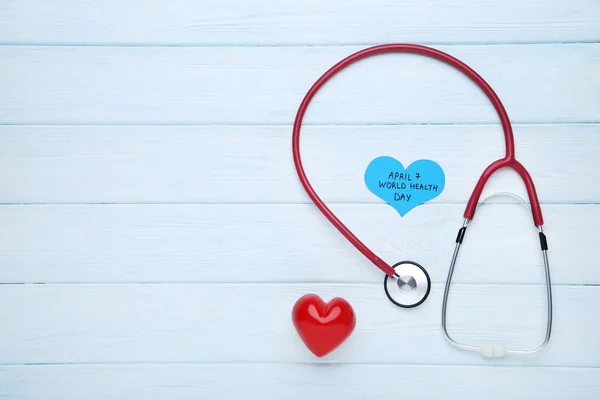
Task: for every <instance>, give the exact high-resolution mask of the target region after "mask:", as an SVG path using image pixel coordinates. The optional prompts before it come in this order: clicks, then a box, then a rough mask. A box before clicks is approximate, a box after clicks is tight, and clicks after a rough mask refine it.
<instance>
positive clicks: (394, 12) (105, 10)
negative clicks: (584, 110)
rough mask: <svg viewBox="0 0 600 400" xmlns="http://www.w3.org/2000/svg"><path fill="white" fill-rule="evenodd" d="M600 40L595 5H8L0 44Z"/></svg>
mask: <svg viewBox="0 0 600 400" xmlns="http://www.w3.org/2000/svg"><path fill="white" fill-rule="evenodd" d="M598 39H600V7H599V5H598V2H596V1H594V0H572V1H568V2H566V1H561V0H536V1H527V2H522V1H517V0H506V1H503V2H493V3H490V2H481V1H477V0H447V1H428V2H425V3H424V2H423V1H421V0H374V1H371V2H369V3H368V5H367V4H366V3H361V2H356V1H355V2H352V1H344V0H330V1H327V2H318V1H311V2H306V1H304V2H292V1H278V0H252V1H243V2H241V1H238V0H203V1H194V0H171V1H168V2H166V1H156V0H154V1H148V0H134V1H131V0H130V1H127V2H119V1H102V2H88V1H84V0H60V1H53V2H40V1H37V0H14V1H6V0H4V1H3V2H2V3H0V43H48V44H144V45H147V44H168V45H173V44H185V45H190V44H191V45H197V44H198V45H207V44H208V45H213V44H219V45H230V44H261V45H263V44H267V45H272V44H296V45H297V44H346V43H365V44H366V43H379V42H420V43H423V42H437V43H463V42H470V43H473V42H476V43H498V42H504V43H505V42H537V41H561V42H565V41H589V40H598Z"/></svg>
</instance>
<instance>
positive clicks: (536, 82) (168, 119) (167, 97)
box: [0, 44, 600, 124]
mask: <svg viewBox="0 0 600 400" xmlns="http://www.w3.org/2000/svg"><path fill="white" fill-rule="evenodd" d="M437 47H438V48H439V49H440V50H443V51H447V52H449V53H450V54H452V55H453V56H455V57H457V58H459V59H461V60H462V61H464V62H465V63H467V64H469V65H470V66H471V67H472V68H473V69H474V70H476V71H477V72H478V73H479V74H481V75H482V76H483V77H484V78H485V79H486V80H488V82H489V83H490V85H491V86H492V87H493V88H494V89H495V90H496V91H497V93H498V95H499V96H500V98H501V99H502V101H503V102H504V104H505V106H506V108H507V109H508V113H509V115H510V116H511V118H512V120H513V122H515V123H517V122H523V123H532V122H547V123H563V122H598V121H600V97H598V91H599V90H600V74H599V73H598V72H599V70H600V69H599V67H600V44H573V45H566V44H551V45H529V46H526V45H499V46H437ZM361 48H362V47H356V46H345V47H328V46H324V47H252V48H248V47H214V48H213V47H205V48H181V47H163V48H155V47H20V46H14V47H10V46H9V47H6V46H5V47H0V60H2V62H0V93H2V94H3V95H2V97H0V123H4V124H261V123H268V124H291V123H293V121H294V117H295V113H296V111H297V108H298V105H299V104H300V102H301V100H302V98H303V97H304V95H305V94H306V92H307V91H308V89H309V88H310V86H311V85H312V84H313V83H314V81H315V80H316V79H317V78H318V77H319V76H321V74H323V73H324V72H325V71H326V70H327V69H328V68H329V67H331V66H332V65H333V64H335V63H336V62H338V61H339V60H340V59H341V58H343V57H345V56H348V55H349V54H351V53H353V52H355V51H358V50H359V49H361ZM497 121H498V117H497V116H496V114H495V113H494V109H493V107H492V106H491V105H490V104H489V101H488V99H487V98H486V97H485V95H484V94H483V93H482V92H480V90H479V88H477V87H476V86H475V84H474V83H472V82H471V81H469V80H468V78H466V77H464V76H463V75H461V73H460V72H458V71H456V70H454V69H453V68H451V67H449V66H447V65H445V64H443V63H440V62H438V61H434V60H431V59H428V58H426V57H421V56H415V55H410V54H387V55H381V56H378V57H376V58H372V59H368V60H363V62H361V63H358V64H356V65H353V66H352V67H349V68H348V69H347V70H345V71H344V72H343V73H341V74H340V75H339V76H336V77H335V79H333V80H331V81H330V82H328V84H327V86H326V87H325V88H323V89H322V90H321V91H320V92H319V93H318V94H317V96H316V97H315V99H314V102H313V103H311V107H310V109H309V111H308V113H307V115H306V118H305V122H306V123H323V124H337V123H343V124H360V123H366V124H395V123H428V124H433V123H496V122H497Z"/></svg>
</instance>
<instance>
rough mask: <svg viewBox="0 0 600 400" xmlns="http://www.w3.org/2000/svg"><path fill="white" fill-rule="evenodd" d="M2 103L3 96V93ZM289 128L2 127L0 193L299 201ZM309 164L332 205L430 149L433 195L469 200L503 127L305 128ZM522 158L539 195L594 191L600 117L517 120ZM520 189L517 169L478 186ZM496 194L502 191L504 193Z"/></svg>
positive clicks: (302, 198) (54, 198)
mask: <svg viewBox="0 0 600 400" xmlns="http://www.w3.org/2000/svg"><path fill="white" fill-rule="evenodd" d="M0 101H1V100H0ZM291 130H292V128H291V126H288V125H286V126H0V186H1V187H2V190H1V191H0V202H2V203H41V202H43V203H151V202H155V203H219V204H223V203H306V202H309V201H310V200H309V198H308V196H307V195H306V193H305V192H304V190H303V188H302V186H301V185H300V182H299V181H298V177H297V174H296V171H295V169H294V165H293V160H292V151H291ZM302 135H303V136H302V138H301V149H302V159H303V163H304V167H305V169H306V173H307V175H308V176H309V178H310V179H311V182H312V184H313V186H314V188H315V190H317V192H318V193H319V195H320V196H321V197H322V198H323V200H325V201H326V202H328V203H331V202H343V203H352V202H360V203H376V204H380V203H381V202H380V200H379V199H378V198H377V197H376V196H375V195H373V194H372V193H371V192H370V191H369V190H368V189H367V188H366V186H365V184H364V178H363V177H364V172H365V169H366V168H367V165H368V164H369V163H370V162H371V161H372V160H373V159H374V158H376V157H379V156H381V155H390V156H392V157H395V158H396V159H398V160H400V161H401V162H402V163H403V164H404V165H408V164H410V163H411V162H413V161H414V160H417V159H421V158H429V159H432V160H435V161H436V162H438V163H439V164H440V165H441V166H442V168H443V169H444V172H445V174H446V177H447V178H446V179H447V182H446V187H445V189H444V191H443V193H442V194H441V195H440V196H439V197H437V198H435V199H433V200H432V201H431V203H447V202H452V203H456V202H460V203H464V202H466V201H467V199H468V198H469V196H470V194H471V192H472V190H473V187H474V186H475V183H476V182H477V179H478V178H479V176H480V174H481V173H482V172H483V170H484V169H485V168H486V167H487V166H488V165H489V164H490V163H491V162H492V161H493V160H496V159H498V158H501V157H503V155H504V143H503V137H502V131H501V129H500V127H499V126H496V125H489V126H487V125H486V126H480V125H460V126H306V127H305V128H304V130H303V133H302ZM515 141H516V145H517V156H518V157H519V159H520V160H521V162H522V163H523V164H524V165H525V166H526V167H527V168H528V170H529V171H530V173H531V175H532V177H533V180H534V182H535V184H536V189H537V191H538V195H539V197H540V200H541V201H542V202H543V203H565V202H576V203H581V202H588V203H590V202H591V203H595V202H599V201H600V186H599V185H595V184H592V183H593V182H599V181H600V172H599V170H598V169H597V168H590V167H589V166H590V165H593V164H594V163H595V162H596V160H597V157H598V154H600V125H596V124H592V125H588V124H583V125H581V124H574V125H516V126H515ZM497 191H510V192H513V193H517V194H519V195H521V196H524V197H526V192H525V190H524V186H523V183H522V181H521V180H520V178H519V176H518V175H517V174H516V173H514V172H513V171H512V170H502V171H499V172H498V173H496V174H495V175H494V176H493V177H492V178H491V179H490V181H489V183H488V185H487V186H486V191H485V192H484V196H485V195H487V194H491V193H494V192H497ZM499 200H500V201H502V199H499Z"/></svg>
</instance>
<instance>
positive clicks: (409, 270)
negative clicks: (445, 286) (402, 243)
mask: <svg viewBox="0 0 600 400" xmlns="http://www.w3.org/2000/svg"><path fill="white" fill-rule="evenodd" d="M392 268H394V271H395V274H394V278H389V276H388V275H386V276H385V279H384V280H383V287H384V289H385V294H386V295H387V297H388V299H390V301H391V302H392V303H394V304H395V305H397V306H398V307H402V308H413V307H417V306H418V305H421V304H422V303H423V302H424V301H425V300H426V299H427V296H429V292H430V291H431V279H430V278H429V274H428V273H427V271H426V270H425V268H423V267H422V266H420V265H419V264H417V263H416V262H413V261H401V262H399V263H397V264H394V265H393V266H392Z"/></svg>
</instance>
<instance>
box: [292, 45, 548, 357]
mask: <svg viewBox="0 0 600 400" xmlns="http://www.w3.org/2000/svg"><path fill="white" fill-rule="evenodd" d="M392 52H404V53H413V54H419V55H423V56H428V57H432V58H434V59H437V60H439V61H442V62H444V63H446V64H449V65H451V66H452V67H454V68H456V69H458V70H459V71H461V72H462V73H464V74H465V75H466V76H467V77H469V78H470V79H471V80H472V81H473V82H475V83H476V84H477V86H479V88H481V90H483V92H484V93H485V94H486V95H487V97H488V98H489V99H490V101H491V102H492V105H493V106H494V108H495V109H496V112H497V113H498V116H499V117H500V122H501V124H502V129H503V131H504V140H505V148H506V154H505V156H504V157H503V158H501V159H499V160H497V161H494V162H493V163H491V164H490V165H489V166H488V167H487V168H486V169H485V170H484V171H483V173H482V174H481V177H480V178H479V180H478V182H477V184H476V185H475V189H474V190H473V193H472V194H471V197H470V198H469V201H468V202H467V206H466V209H465V211H464V214H463V217H464V221H463V224H462V226H461V228H460V229H459V230H458V234H457V236H456V240H455V242H456V245H455V248H454V253H453V255H452V260H451V262H450V270H449V272H448V277H447V280H446V285H445V288H444V297H443V302H442V330H443V333H444V336H445V338H446V339H447V340H448V341H449V342H450V343H451V344H452V345H453V346H455V347H457V348H459V349H463V350H471V351H476V352H479V353H480V354H481V355H483V356H486V357H503V356H505V355H507V354H535V353H537V352H539V351H540V350H542V349H543V348H544V347H545V346H546V345H547V344H548V341H549V340H550V334H551V330H552V290H551V282H550V266H549V263H548V254H547V250H548V244H547V240H546V235H545V234H544V231H543V229H542V225H543V224H544V221H543V217H542V210H541V207H540V203H539V200H538V197H537V193H536V190H535V186H534V184H533V180H532V179H531V176H530V175H529V173H528V172H527V169H525V167H524V166H523V165H522V164H521V163H520V162H519V161H517V159H516V157H515V142H514V137H513V132H512V126H511V124H510V120H509V117H508V114H507V112H506V110H505V109H504V106H503V104H502V102H501V101H500V98H499V97H498V95H497V94H496V93H495V92H494V90H493V89H492V88H491V86H490V85H489V84H488V83H487V82H486V81H485V80H484V79H483V78H482V77H481V76H480V75H479V74H477V73H476V72H475V71H474V70H473V69H471V68H470V67H469V66H468V65H466V64H465V63H463V62H462V61H460V60H458V59H456V58H454V57H453V56H451V55H449V54H446V53H444V52H442V51H439V50H436V49H433V48H430V47H426V46H421V45H414V44H386V45H379V46H373V47H369V48H366V49H363V50H360V51H358V52H356V53H354V54H351V55H350V56H348V57H346V58H344V59H343V60H341V61H339V62H338V63H337V64H335V65H334V66H333V67H331V68H330V69H329V70H327V71H326V72H325V73H324V74H323V75H322V76H321V77H320V78H319V79H318V80H317V81H316V82H315V83H314V84H313V85H312V87H311V88H310V89H309V91H308V92H307V93H306V95H305V97H304V99H303V100H302V103H301V104H300V107H299V109H298V112H297V114H296V119H295V121H294V128H293V135H292V151H293V156H294V165H295V167H296V171H297V173H298V176H299V178H300V182H301V183H302V185H303V187H304V189H305V190H306V192H307V193H308V195H309V197H310V198H311V200H312V201H313V202H314V204H315V205H316V206H317V208H318V209H319V210H320V211H321V212H322V213H323V214H324V215H325V217H326V218H327V219H328V220H329V221H330V222H331V223H332V224H333V226H335V227H336V228H337V229H338V230H339V231H340V233H341V234H342V235H343V236H344V237H345V238H346V239H347V240H348V241H349V242H350V243H352V245H354V247H356V248H357V249H358V250H359V251H360V252H361V253H362V254H363V255H364V256H365V257H367V258H368V259H369V260H371V262H372V263H373V264H375V266H377V267H378V268H379V269H381V270H382V271H383V272H384V273H385V274H386V275H385V278H384V290H385V293H386V295H387V297H388V298H389V300H390V301H391V302H392V303H394V304H395V305H397V306H399V307H402V308H414V307H417V306H418V305H420V304H422V303H423V302H424V301H425V300H426V299H427V297H428V296H429V293H430V290H431V279H430V277H429V275H428V273H427V271H426V270H425V268H423V267H422V266H421V265H419V264H418V263H416V262H413V261H402V262H399V263H396V264H394V265H393V266H391V265H389V264H387V263H386V262H385V261H383V260H382V259H381V258H379V257H378V256H377V255H376V254H375V253H373V252H372V251H371V250H370V249H369V248H368V247H367V246H366V245H365V244H364V243H362V242H361V241H360V240H359V239H358V238H357V237H356V236H355V235H354V234H353V233H352V232H351V231H350V230H349V229H348V228H347V227H346V226H345V225H344V224H343V223H342V222H341V221H340V220H339V219H338V218H337V217H336V216H335V215H334V214H333V213H332V212H331V210H330V209H329V208H328V207H327V206H326V205H325V203H323V201H322V200H321V199H320V198H319V196H318V195H317V193H316V192H315V190H314V189H313V188H312V186H311V184H310V183H309V181H308V178H307V177H306V174H305V172H304V168H303V166H302V161H301V159H300V128H301V125H302V119H303V118H304V114H305V113H306V110H307V109H308V106H309V103H310V102H311V100H312V98H313V97H314V96H315V94H316V93H317V92H318V91H319V89H320V88H321V87H322V86H323V85H324V84H325V83H326V82H327V81H328V80H329V79H331V78H332V77H333V76H334V75H335V74H336V73H338V72H340V71H341V70H342V69H344V68H345V67H347V66H349V65H350V64H352V63H354V62H356V61H359V60H361V59H364V58H367V57H370V56H374V55H378V54H383V53H392ZM502 168H512V169H513V170H515V171H516V172H517V173H518V174H519V176H520V177H521V179H522V180H523V182H524V184H525V187H526V189H527V195H528V197H529V202H530V205H531V213H532V215H533V222H534V225H535V227H536V229H537V231H538V234H539V240H540V245H541V250H542V256H543V260H544V268H545V276H546V292H547V310H548V315H547V325H546V335H545V338H544V341H543V342H542V344H541V345H540V346H538V347H536V348H534V349H509V348H506V347H505V346H503V345H481V346H478V345H470V344H463V343H459V342H458V341H456V340H454V339H453V338H452V337H451V336H450V334H449V333H448V329H447V321H446V312H447V305H448V294H449V291H450V284H451V282H452V276H453V273H454V269H455V267H456V260H457V257H458V253H459V250H460V246H461V244H462V243H463V240H464V238H465V235H466V232H467V227H468V226H469V223H470V222H471V221H472V219H473V216H474V214H475V210H476V208H477V206H478V203H479V198H480V197H481V193H482V191H483V188H484V186H485V184H486V182H487V181H488V179H489V178H490V177H491V176H492V175H493V174H494V173H495V172H496V171H498V170H499V169H502ZM392 279H395V280H396V285H395V286H396V288H395V287H394V284H393V283H392V282H393V281H392ZM392 293H394V294H395V296H393V295H392Z"/></svg>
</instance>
